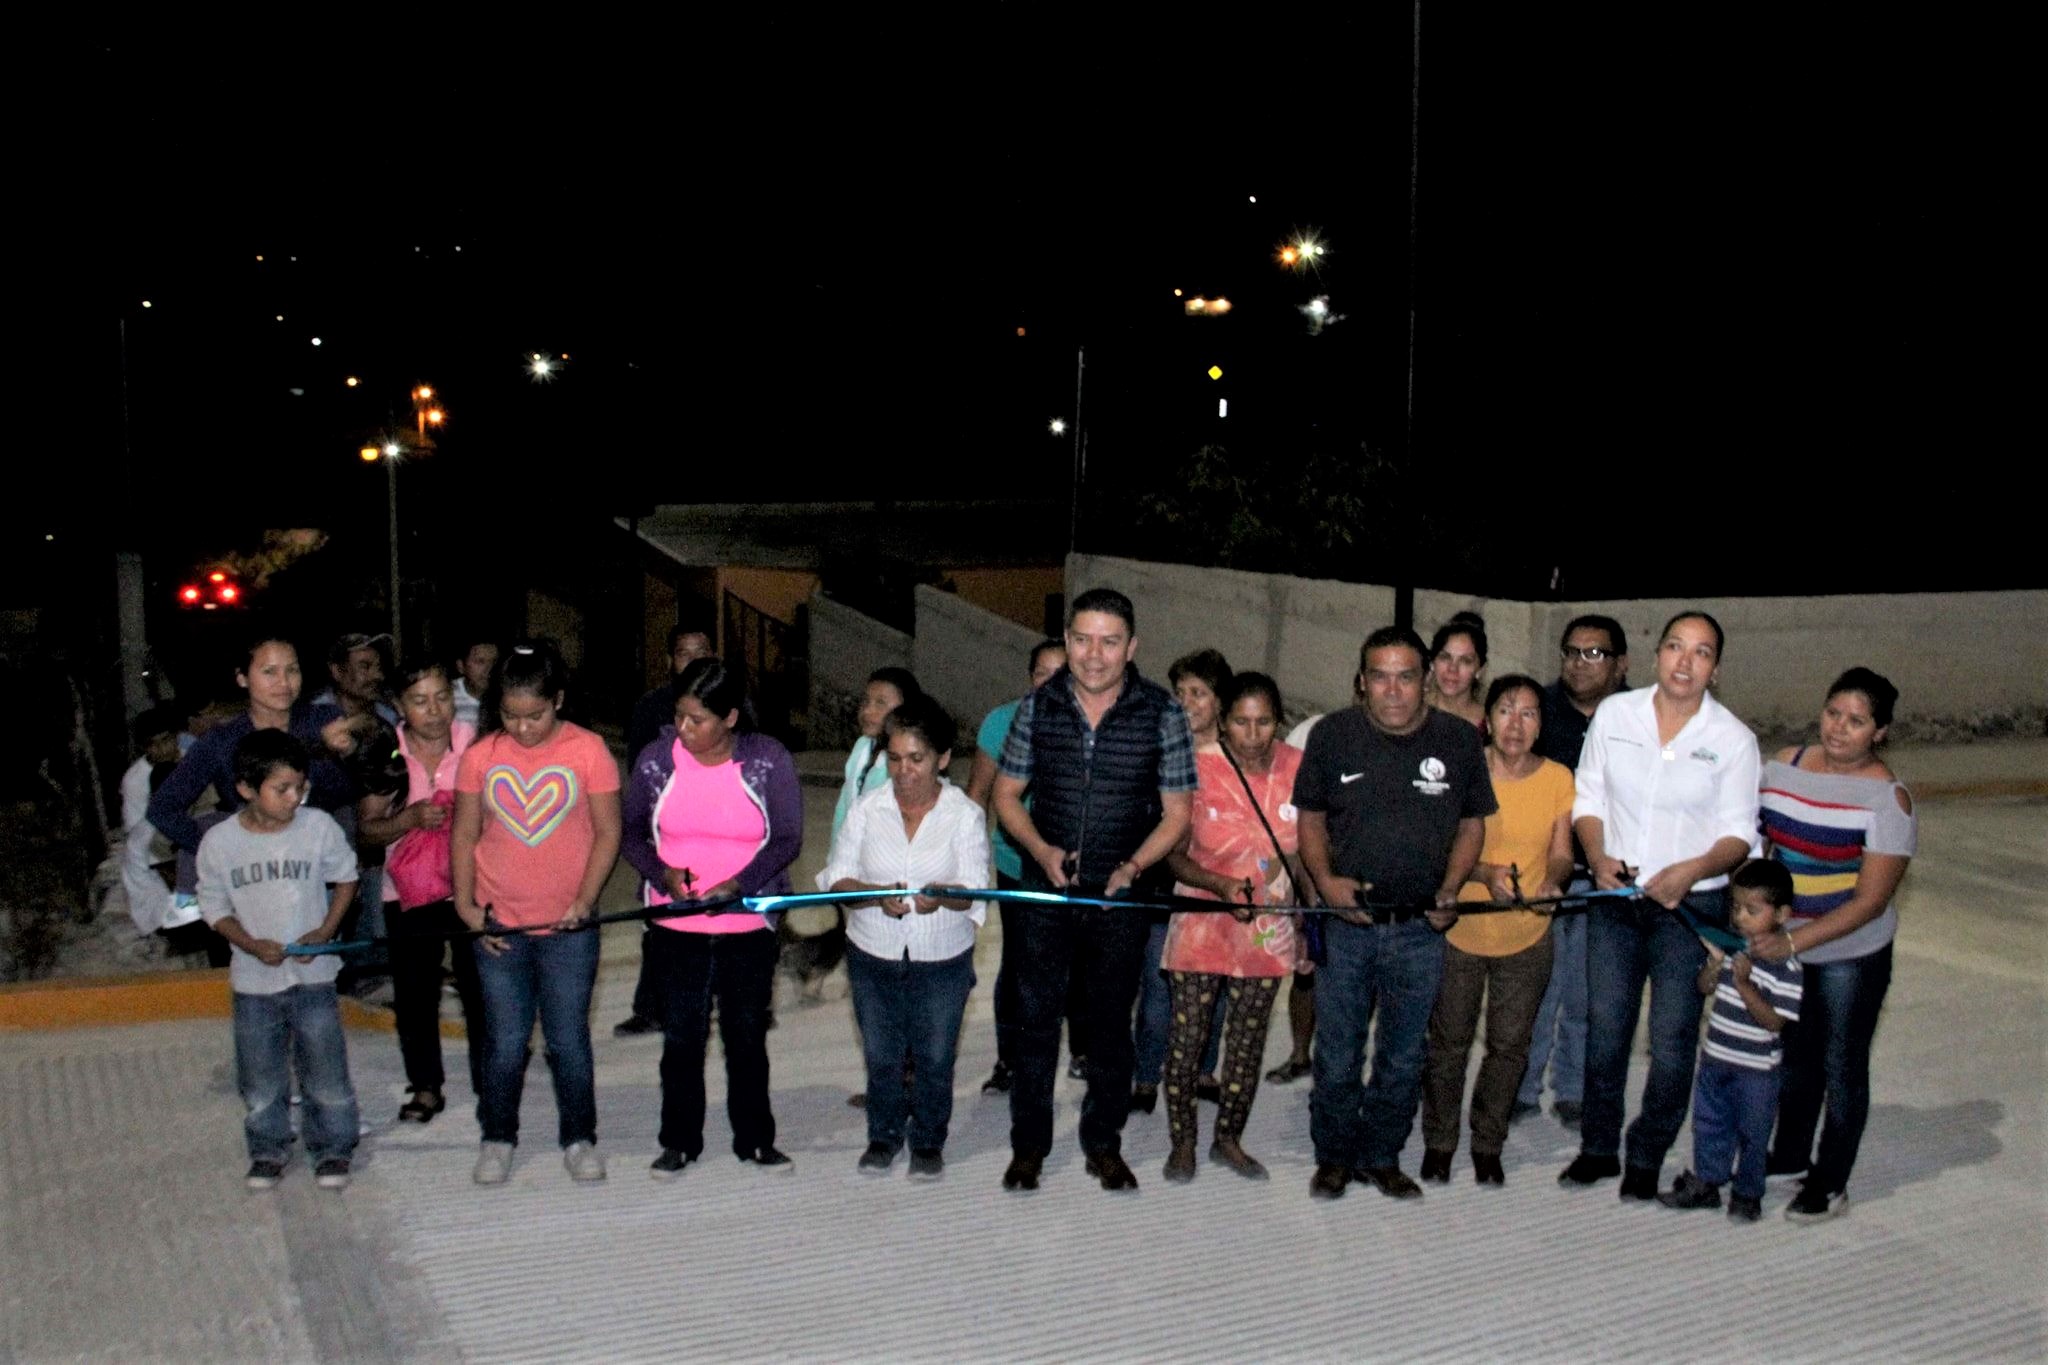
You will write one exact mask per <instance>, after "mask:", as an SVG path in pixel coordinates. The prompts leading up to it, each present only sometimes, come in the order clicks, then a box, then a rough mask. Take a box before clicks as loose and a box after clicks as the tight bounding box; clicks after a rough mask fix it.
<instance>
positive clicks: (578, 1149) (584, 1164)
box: [562, 1142, 604, 1185]
mask: <svg viewBox="0 0 2048 1365" xmlns="http://www.w3.org/2000/svg"><path fill="white" fill-rule="evenodd" d="M562 1165H563V1166H565V1167H566V1168H567V1169H568V1171H569V1178H570V1179H571V1180H574V1181H576V1182H577V1183H578V1184H583V1185H591V1184H595V1183H596V1182H598V1181H600V1180H602V1179H604V1157H602V1156H601V1155H599V1154H598V1150H597V1148H596V1147H595V1146H594V1145H593V1144H591V1143H588V1142H572V1143H570V1144H569V1145H568V1146H567V1147H564V1148H563V1149H562Z"/></svg>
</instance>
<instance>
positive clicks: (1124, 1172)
mask: <svg viewBox="0 0 2048 1365" xmlns="http://www.w3.org/2000/svg"><path fill="white" fill-rule="evenodd" d="M1086 1169H1087V1171H1088V1174H1090V1175H1092V1176H1094V1177H1095V1178H1096V1179H1097V1180H1100V1181H1101V1182H1102V1188H1103V1189H1105V1190H1112V1191H1115V1190H1135V1189H1137V1188H1138V1177H1137V1176H1136V1175H1135V1174H1134V1173H1133V1172H1132V1170H1131V1165H1130V1163H1129V1162H1127V1161H1125V1160H1124V1159H1123V1156H1122V1155H1121V1154H1119V1153H1117V1152H1103V1153H1101V1154H1099V1155H1097V1156H1091V1157H1089V1158H1088V1164H1087V1168H1086Z"/></svg>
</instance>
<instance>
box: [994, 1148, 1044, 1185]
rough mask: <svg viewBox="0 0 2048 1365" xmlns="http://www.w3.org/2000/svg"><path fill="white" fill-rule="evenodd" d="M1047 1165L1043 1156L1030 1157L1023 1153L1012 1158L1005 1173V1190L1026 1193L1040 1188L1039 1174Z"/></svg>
mask: <svg viewBox="0 0 2048 1365" xmlns="http://www.w3.org/2000/svg"><path fill="white" fill-rule="evenodd" d="M1044 1165H1045V1158H1044V1157H1042V1156H1028V1155H1026V1154H1025V1153H1023V1152H1019V1153H1017V1154H1016V1155H1015V1156H1013V1157H1011V1158H1010V1165H1009V1168H1008V1169H1007V1170H1005V1171H1004V1172H1003V1188H1004V1189H1006V1190H1012V1191H1018V1192H1024V1191H1029V1190H1035V1189H1037V1188H1038V1172H1039V1170H1040V1168H1041V1167H1043V1166H1044Z"/></svg>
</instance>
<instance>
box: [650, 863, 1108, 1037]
mask: <svg viewBox="0 0 2048 1365" xmlns="http://www.w3.org/2000/svg"><path fill="white" fill-rule="evenodd" d="M996 888H997V889H998V890H1001V891H1021V890H1024V889H1025V886H1024V883H1023V882H1021V881H1019V880H1017V879H1016V878H1015V877H1012V876H1010V875H1009V874H1007V873H1003V872H998V873H996ZM1011 909H1012V907H1011V906H1008V905H1003V906H998V907H997V908H996V913H997V914H999V915H1000V916H1001V917H1002V922H1003V945H1002V954H1001V956H1000V957H999V958H998V959H997V962H996V996H995V1017H996V1060H997V1061H999V1062H1001V1063H1002V1064H1003V1065H1004V1066H1010V1067H1014V1066H1015V1065H1016V1063H1015V1061H1014V1060H1013V1058H1012V1057H1011V1054H1010V1046H1011V1032H1012V1028H1013V1025H1014V1021H1015V1018H1016V1013H1017V1003H1016V1000H1015V998H1014V996H1013V995H1012V994H1011V992H1010V989H1009V980H1010V911H1011ZM636 998H637V997H636ZM1066 1013H1067V1051H1068V1052H1069V1053H1071V1054H1072V1055H1073V1056H1076V1057H1086V1056H1087V1055H1088V1026H1087V1022H1086V1021H1085V1020H1084V1019H1082V1017H1081V1016H1082V1013H1083V1011H1082V1008H1081V978H1080V977H1078V976H1076V977H1075V978H1073V980H1072V982H1071V984H1070V985H1069V986H1068V988H1067V1010H1066Z"/></svg>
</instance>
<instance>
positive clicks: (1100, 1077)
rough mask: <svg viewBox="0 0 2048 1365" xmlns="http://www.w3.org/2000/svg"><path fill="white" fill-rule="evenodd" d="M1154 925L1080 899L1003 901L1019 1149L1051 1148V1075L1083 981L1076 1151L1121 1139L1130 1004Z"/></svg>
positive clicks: (1126, 1109)
mask: <svg viewBox="0 0 2048 1365" xmlns="http://www.w3.org/2000/svg"><path fill="white" fill-rule="evenodd" d="M1150 930H1151V925H1150V924H1149V923H1147V921H1146V918H1145V916H1144V915H1143V914H1140V913H1136V912H1133V911H1130V910H1121V909H1102V908H1097V907H1092V906H1090V907H1082V906H1074V907H1067V906H1037V905H1015V906H1008V907H1005V913H1004V916H1003V955H1004V959H1005V962H1006V964H1007V966H1006V971H1007V974H1008V978H1009V987H1010V996H1011V1000H1012V1002H1013V1004H1014V1005H1015V1010H1014V1012H1013V1018H1014V1019H1015V1024H1014V1026H1013V1028H1012V1029H1011V1048H1010V1067H1011V1070H1012V1071H1013V1072H1014V1073H1015V1080H1014V1082H1013V1083H1012V1085H1011V1088H1010V1147H1011V1149H1012V1150H1013V1151H1015V1152H1016V1153H1017V1154H1019V1155H1021V1156H1044V1155H1045V1154H1046V1153H1047V1152H1049V1151H1051V1150H1052V1093H1053V1079H1054V1075H1055V1073H1056V1071H1057V1070H1058V1067H1059V1057H1060V1015H1061V1013H1062V1012H1063V1011H1064V1009H1065V1007H1066V1003H1067V992H1068V989H1069V987H1070V986H1071V985H1072V984H1073V983H1074V982H1076V981H1078V982H1079V983H1080V986H1081V991H1082V1001H1083V1010H1082V1014H1083V1018H1084V1019H1085V1020H1086V1024H1087V1035H1088V1036H1087V1040H1086V1041H1087V1046H1088V1054H1087V1055H1088V1097H1087V1099H1086V1100H1084V1101H1083V1102H1082V1105H1081V1150H1082V1151H1084V1152H1087V1153H1089V1154H1090V1155H1095V1154H1098V1153H1104V1152H1115V1151H1118V1150H1119V1149H1120V1148H1121V1147H1122V1145H1123V1127H1124V1120H1125V1119H1126V1118H1127V1117H1128V1116H1129V1114H1130V1107H1131V1069H1132V1064H1133V1055H1132V1049H1131V1007H1132V1006H1133V1005H1134V1004H1135V1003H1136V1002H1137V998H1138V969H1139V967H1140V965H1141V964H1142V963H1143V962H1144V960H1145V938H1146V935H1147V934H1148V933H1149V932H1150Z"/></svg>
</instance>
